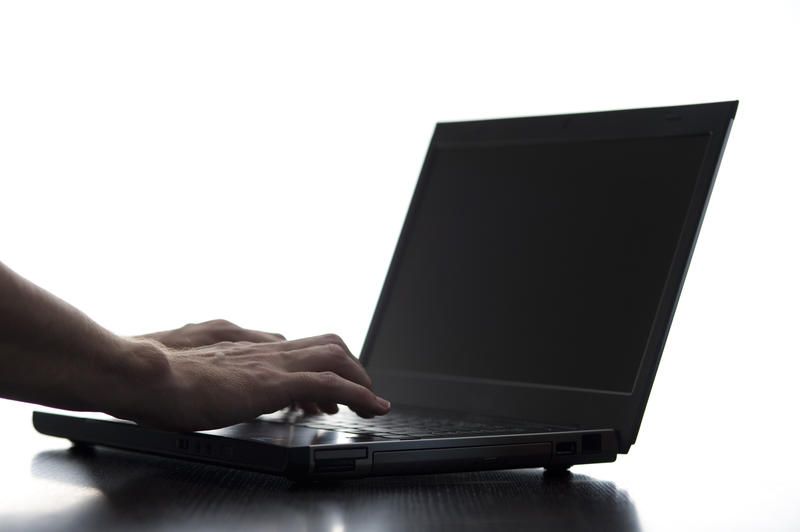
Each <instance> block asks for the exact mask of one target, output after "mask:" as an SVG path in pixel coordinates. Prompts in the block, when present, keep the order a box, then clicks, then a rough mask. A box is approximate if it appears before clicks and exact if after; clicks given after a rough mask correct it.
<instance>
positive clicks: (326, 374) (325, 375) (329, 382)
mask: <svg viewBox="0 0 800 532" xmlns="http://www.w3.org/2000/svg"><path fill="white" fill-rule="evenodd" d="M317 380H318V381H319V383H320V385H322V386H335V385H336V384H338V383H339V376H338V375H337V374H336V373H334V372H332V371H321V372H319V373H318V374H317Z"/></svg>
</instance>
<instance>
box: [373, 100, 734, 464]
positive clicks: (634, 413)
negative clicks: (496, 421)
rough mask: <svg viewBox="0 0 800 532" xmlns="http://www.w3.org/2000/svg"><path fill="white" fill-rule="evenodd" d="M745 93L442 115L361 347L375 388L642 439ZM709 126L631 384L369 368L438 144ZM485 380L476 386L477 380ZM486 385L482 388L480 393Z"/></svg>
mask: <svg viewBox="0 0 800 532" xmlns="http://www.w3.org/2000/svg"><path fill="white" fill-rule="evenodd" d="M737 105H738V102H735V101H734V102H722V103H713V104H700V105H689V106H678V107H662V108H652V109H635V110H625V111H608V112H599V113H582V114H572V115H552V116H542V117H530V118H508V119H499V120H483V121H470V122H450V123H440V124H437V126H436V128H435V130H434V133H433V138H432V139H431V144H430V147H429V149H428V153H427V156H426V158H425V161H424V163H423V166H422V170H421V172H420V177H419V180H418V182H417V186H416V189H415V191H414V195H413V197H412V199H411V204H410V206H409V209H408V214H407V216H406V219H405V223H404V225H403V229H402V231H401V233H400V238H399V239H398V243H397V246H396V248H395V252H394V256H393V258H392V261H391V264H390V267H389V271H388V273H387V276H386V281H385V282H384V286H383V289H382V291H381V295H380V298H379V299H378V304H377V306H376V308H375V313H374V315H373V319H372V323H371V324H370V328H369V330H368V332H367V337H366V340H365V342H364V346H363V349H362V352H361V361H362V363H363V364H364V365H365V366H366V367H367V369H368V371H369V372H370V375H371V377H372V380H373V383H374V385H375V389H376V391H377V392H378V393H379V394H381V395H383V396H385V397H388V398H389V399H391V400H393V401H394V402H395V403H397V404H405V405H414V406H429V407H438V408H446V409H452V410H463V411H469V412H475V413H480V414H502V415H504V416H508V417H517V418H521V419H532V420H536V421H540V422H547V423H553V424H558V425H572V426H576V427H584V428H598V427H613V428H615V429H617V431H618V433H619V436H620V448H621V450H622V451H623V452H624V451H625V450H627V448H628V447H630V445H631V444H632V443H633V442H634V441H635V439H636V433H637V432H638V428H639V424H640V423H641V418H642V415H643V413H644V408H645V405H646V402H647V398H648V396H649V393H650V389H651V387H652V383H653V378H654V376H655V371H656V368H657V366H658V362H659V360H660V357H661V353H662V351H663V348H664V343H665V341H666V337H667V333H668V331H669V326H670V323H671V321H672V316H673V314H674V311H675V307H676V305H677V300H678V296H679V295H680V290H681V287H682V285H683V280H684V278H685V275H686V271H687V269H688V264H689V260H690V257H691V253H692V250H693V248H694V243H695V241H696V239H697V234H698V232H699V228H700V224H701V223H702V218H703V215H704V212H705V208H706V205H707V204H708V198H709V196H710V192H711V188H712V185H713V181H714V178H715V176H716V172H717V169H718V167H719V161H720V159H721V155H722V151H723V149H724V145H725V141H726V139H727V135H728V132H729V130H730V126H731V122H732V120H733V117H734V116H735V113H736V108H737ZM687 135H708V136H709V141H708V145H707V146H706V154H705V157H704V159H703V162H702V164H701V167H700V170H699V175H698V179H697V184H696V186H695V189H694V192H693V194H692V198H691V200H690V203H689V209H688V213H687V216H686V218H685V220H684V223H683V228H682V230H681V233H680V237H679V239H678V245H677V247H676V252H675V254H674V256H673V259H672V264H671V267H670V270H669V274H668V276H667V280H666V283H665V285H664V289H663V291H662V294H661V299H660V302H659V304H658V307H657V310H656V313H655V318H654V321H653V325H652V326H651V330H650V334H649V338H648V341H647V345H646V348H645V352H644V355H643V357H642V360H641V363H640V366H639V371H638V373H637V375H636V379H635V382H634V385H633V389H632V391H631V392H630V393H627V392H618V391H606V390H590V389H579V388H571V387H560V386H552V385H546V384H536V383H515V382H506V381H489V380H486V379H473V378H469V377H461V376H457V375H452V376H450V375H441V374H434V373H411V372H403V371H401V370H378V369H377V368H375V369H370V360H371V359H372V358H373V357H374V356H375V354H374V353H373V344H374V338H375V336H376V333H377V330H378V328H379V327H380V325H381V322H382V319H383V310H384V308H385V306H386V302H387V299H388V297H389V294H390V293H391V289H392V285H393V281H394V278H395V275H396V273H397V270H398V265H399V263H400V261H401V259H402V257H403V254H404V251H405V248H406V242H407V239H408V235H409V232H410V228H411V225H412V223H411V222H412V220H414V218H415V212H416V209H417V206H418V205H419V204H420V201H421V198H422V196H423V195H424V193H425V190H426V184H427V182H428V181H429V179H430V176H431V172H430V169H431V161H432V157H433V154H434V153H435V152H436V150H437V149H438V148H439V147H445V146H448V145H451V146H452V145H453V144H472V143H476V144H485V143H503V144H505V143H509V144H517V143H520V142H537V143H538V142H564V141H566V142H574V141H576V140H577V141H592V140H613V139H621V138H626V139H627V138H649V137H673V136H687ZM476 385H478V386H476ZM476 390H480V393H476Z"/></svg>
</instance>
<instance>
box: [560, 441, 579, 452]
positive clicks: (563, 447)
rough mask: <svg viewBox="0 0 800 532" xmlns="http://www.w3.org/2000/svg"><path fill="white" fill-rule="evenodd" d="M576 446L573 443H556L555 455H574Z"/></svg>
mask: <svg viewBox="0 0 800 532" xmlns="http://www.w3.org/2000/svg"><path fill="white" fill-rule="evenodd" d="M577 450H578V444H577V443H576V442H574V441H560V442H558V443H556V454H575V452H576V451H577Z"/></svg>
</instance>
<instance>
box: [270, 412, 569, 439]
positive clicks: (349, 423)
mask: <svg viewBox="0 0 800 532" xmlns="http://www.w3.org/2000/svg"><path fill="white" fill-rule="evenodd" d="M281 422H283V423H291V424H293V425H298V426H301V427H308V428H312V429H322V430H334V431H338V432H346V433H349V434H356V435H359V436H369V437H378V438H388V439H394V440H409V439H420V438H445V437H447V438H452V437H461V436H489V435H500V434H529V433H540V432H553V431H557V430H563V429H564V427H554V426H550V425H544V424H540V423H532V422H529V421H520V420H512V419H507V418H495V417H485V416H474V415H468V414H462V413H458V412H449V411H438V410H430V409H422V408H409V407H393V408H392V411H391V412H389V413H388V414H386V415H385V416H377V417H374V418H370V419H365V418H362V417H359V416H358V415H356V414H355V413H353V412H352V411H351V410H349V409H347V408H342V409H341V410H340V411H339V413H338V414H334V415H325V414H319V415H315V416H305V415H303V414H302V413H301V412H298V411H287V412H286V413H285V414H284V417H283V419H281Z"/></svg>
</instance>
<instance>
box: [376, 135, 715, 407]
mask: <svg viewBox="0 0 800 532" xmlns="http://www.w3.org/2000/svg"><path fill="white" fill-rule="evenodd" d="M709 138H710V136H709V135H693V136H678V137H654V138H636V139H618V140H590V141H585V140H584V141H567V142H563V141H561V142H534V143H528V142H517V143H458V144H444V145H439V146H438V147H435V148H433V152H432V154H431V158H430V160H429V166H428V170H427V174H426V177H425V179H424V181H423V183H422V185H421V186H422V188H421V189H420V191H419V192H418V194H419V196H418V198H417V202H416V211H415V213H414V215H413V219H412V220H411V222H410V225H409V226H408V227H407V228H406V231H407V232H406V234H405V236H406V238H405V243H404V247H403V248H402V249H401V250H400V252H399V255H398V257H397V261H396V263H395V270H394V274H393V279H392V284H391V285H390V286H388V287H387V289H388V290H389V292H388V293H387V294H385V295H386V297H385V298H384V301H385V303H384V307H383V311H382V315H381V320H380V322H379V323H377V324H376V329H375V331H374V338H373V344H372V351H371V356H370V361H369V367H370V369H371V370H372V369H379V370H383V371H389V372H393V371H394V372H403V373H409V374H438V375H442V376H452V377H460V378H466V379H480V380H483V379H489V380H494V381H498V380H499V381H507V382H516V383H529V384H535V385H549V386H558V387H570V388H583V389H592V390H606V391H612V392H623V393H627V392H630V391H631V390H632V389H633V385H634V382H635V379H636V376H637V373H638V369H639V365H640V363H641V359H642V356H643V354H644V352H645V346H646V344H647V341H648V336H649V333H650V329H651V326H652V324H653V321H654V316H655V313H656V308H657V306H658V303H659V300H660V298H661V294H662V292H663V290H664V285H665V282H666V279H667V274H668V271H669V268H670V265H671V262H672V258H673V255H674V253H675V249H676V246H677V243H678V237H679V235H680V232H681V229H682V226H683V223H684V220H685V218H686V215H687V211H688V207H689V202H690V199H691V197H692V193H693V191H694V188H695V185H696V181H697V178H698V174H699V170H700V165H701V163H702V161H703V158H704V155H705V151H706V146H707V144H708V140H709Z"/></svg>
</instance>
